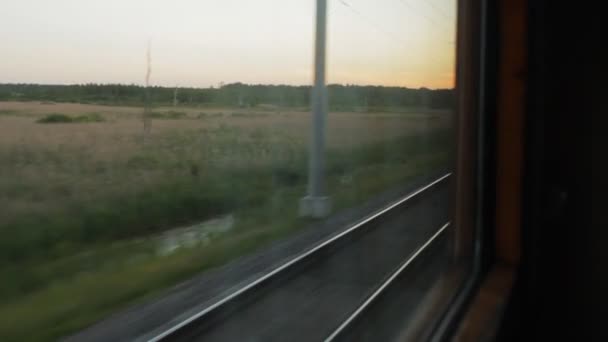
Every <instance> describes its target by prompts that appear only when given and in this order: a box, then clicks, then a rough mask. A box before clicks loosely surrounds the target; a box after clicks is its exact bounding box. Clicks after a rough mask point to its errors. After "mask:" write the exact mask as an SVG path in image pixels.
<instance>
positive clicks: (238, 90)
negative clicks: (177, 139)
mask: <svg viewBox="0 0 608 342" xmlns="http://www.w3.org/2000/svg"><path fill="white" fill-rule="evenodd" d="M148 91H149V96H150V97H149V98H150V99H151V102H152V103H153V104H154V105H164V106H170V105H172V104H173V97H174V88H165V87H150V88H149V89H148ZM310 92H311V88H310V87H308V86H287V85H247V84H243V83H233V84H227V85H223V86H221V87H220V88H180V89H179V93H178V98H177V100H178V103H179V104H184V105H187V106H190V107H192V106H230V107H235V106H237V107H258V108H260V109H273V108H276V107H286V108H294V107H308V106H309V104H310ZM329 95H330V96H329V99H330V102H329V106H330V108H331V109H332V110H341V111H370V112H373V111H374V110H375V109H378V108H382V109H384V110H386V109H387V108H391V107H392V108H404V107H408V108H442V109H446V108H452V106H453V104H454V92H453V90H452V89H434V90H432V89H427V88H420V89H410V88H404V87H380V86H356V85H340V84H333V85H329ZM145 98H146V96H145V91H144V88H143V87H141V86H136V85H122V84H82V85H80V84H78V85H39V84H0V101H45V102H49V101H54V102H72V103H95V104H106V105H132V106H143V105H144V102H145V101H144V99H145Z"/></svg>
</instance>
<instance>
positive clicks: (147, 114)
mask: <svg viewBox="0 0 608 342" xmlns="http://www.w3.org/2000/svg"><path fill="white" fill-rule="evenodd" d="M150 45H151V44H150V41H148V50H147V52H146V61H147V69H146V86H145V88H144V89H145V90H144V96H145V99H144V113H143V116H142V121H143V123H144V136H146V135H148V134H150V131H151V130H152V115H151V114H152V108H151V104H150V90H149V89H148V87H149V86H150V74H152V53H151V49H150Z"/></svg>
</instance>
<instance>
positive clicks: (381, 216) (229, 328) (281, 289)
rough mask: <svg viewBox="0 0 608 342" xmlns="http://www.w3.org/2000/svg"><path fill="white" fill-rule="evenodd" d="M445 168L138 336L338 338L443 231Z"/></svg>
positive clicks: (446, 224)
mask: <svg viewBox="0 0 608 342" xmlns="http://www.w3.org/2000/svg"><path fill="white" fill-rule="evenodd" d="M450 175H451V174H446V175H444V176H442V177H440V178H438V179H436V180H434V181H433V182H431V183H429V184H427V185H425V186H423V187H421V188H419V189H417V190H415V191H414V192H412V193H410V194H409V195H407V196H405V197H403V198H401V199H399V200H398V201H396V202H395V203H393V204H391V205H389V206H387V207H386V208H384V209H382V210H380V211H378V212H376V213H374V214H372V215H370V216H369V217H367V218H366V219H364V220H362V221H360V222H358V223H356V224H354V225H352V226H351V227H349V228H348V229H346V230H344V231H342V232H340V233H338V234H337V235H335V236H333V237H330V238H328V239H326V240H325V241H322V242H320V243H318V244H317V245H315V246H314V247H312V248H310V249H308V250H307V251H305V252H303V253H301V254H299V255H297V256H295V257H294V258H292V259H290V260H289V261H287V262H286V263H284V264H283V265H281V266H279V267H277V268H275V269H273V270H272V271H270V272H268V273H266V274H264V275H262V276H261V277H259V278H257V279H256V280H254V281H253V282H251V283H249V284H246V285H245V286H243V287H241V288H239V289H238V290H236V291H234V292H233V293H231V294H230V295H227V296H225V297H224V298H221V299H219V300H218V301H216V302H215V303H213V304H211V305H209V306H208V307H206V308H204V309H202V310H201V311H199V312H197V313H195V314H193V315H192V316H190V317H188V318H186V319H184V320H182V321H180V322H179V323H177V324H175V325H173V326H171V327H169V328H167V329H165V330H163V331H160V332H154V333H153V334H150V335H148V336H144V337H143V338H142V339H141V340H143V341H235V340H248V341H257V340H260V341H262V340H263V341H282V340H290V341H293V340H296V341H297V340H302V341H310V340H328V341H331V340H338V339H340V337H341V336H345V335H346V334H347V333H348V330H349V329H350V328H351V325H353V323H355V322H358V321H360V320H361V316H362V315H364V314H365V313H366V312H367V311H368V309H369V308H370V307H372V306H373V304H374V302H375V301H376V299H377V298H379V297H381V295H382V293H383V292H384V291H386V290H387V289H389V288H390V287H391V286H392V283H393V282H395V281H396V280H397V279H400V278H402V277H403V272H404V271H405V270H407V269H408V267H409V266H410V265H411V264H412V263H413V262H414V261H415V260H416V258H417V257H418V256H419V255H421V254H422V253H428V252H426V250H429V249H430V247H432V246H433V245H434V244H437V242H436V240H440V239H442V238H444V237H443V235H445V234H446V231H449V225H450V224H449V213H448V197H449V196H448V182H447V180H448V179H449V177H450Z"/></svg>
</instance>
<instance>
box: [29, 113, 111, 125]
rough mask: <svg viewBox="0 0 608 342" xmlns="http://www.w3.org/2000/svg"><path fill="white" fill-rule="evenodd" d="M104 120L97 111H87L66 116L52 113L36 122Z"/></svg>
mask: <svg viewBox="0 0 608 342" xmlns="http://www.w3.org/2000/svg"><path fill="white" fill-rule="evenodd" d="M104 121H106V120H105V119H104V118H103V116H101V115H100V114H99V113H89V114H84V115H79V116H76V117H72V116H68V115H65V114H59V113H52V114H49V115H47V116H45V117H43V118H40V119H38V120H37V121H36V122H38V123H44V124H52V123H89V122H104Z"/></svg>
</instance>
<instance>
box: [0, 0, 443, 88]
mask: <svg viewBox="0 0 608 342" xmlns="http://www.w3.org/2000/svg"><path fill="white" fill-rule="evenodd" d="M328 3H329V11H328V22H329V24H328V25H329V26H328V68H327V73H328V83H341V84H359V85H384V86H405V87H410V88H420V87H427V88H452V87H454V56H455V45H454V39H455V1H454V0H424V1H423V0H378V1H367V0H344V1H342V0H329V1H328ZM0 21H2V22H3V23H4V25H3V26H4V27H5V29H3V30H2V31H1V32H0V40H2V41H3V45H4V47H5V49H3V53H2V54H0V83H53V84H73V83H125V84H143V82H144V77H145V71H146V45H147V42H148V40H151V41H152V75H151V84H153V85H163V86H184V87H209V86H217V85H219V84H220V83H232V82H242V83H249V84H291V85H307V84H311V83H312V66H313V41H312V39H313V36H314V0H257V1H250V0H222V1H211V0H176V1H173V2H171V4H169V3H167V2H165V1H162V0H147V1H144V0H130V1H129V0H107V1H103V2H99V1H92V0H91V1H89V0H82V1H78V2H74V1H71V0H56V1H52V2H50V1H49V2H47V1H40V0H19V1H18V0H14V1H7V4H6V6H5V10H3V11H2V13H0Z"/></svg>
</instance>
